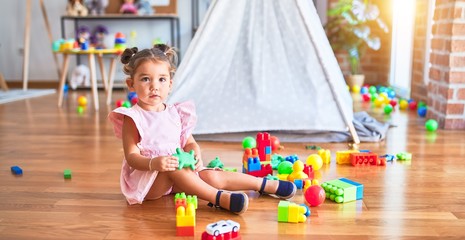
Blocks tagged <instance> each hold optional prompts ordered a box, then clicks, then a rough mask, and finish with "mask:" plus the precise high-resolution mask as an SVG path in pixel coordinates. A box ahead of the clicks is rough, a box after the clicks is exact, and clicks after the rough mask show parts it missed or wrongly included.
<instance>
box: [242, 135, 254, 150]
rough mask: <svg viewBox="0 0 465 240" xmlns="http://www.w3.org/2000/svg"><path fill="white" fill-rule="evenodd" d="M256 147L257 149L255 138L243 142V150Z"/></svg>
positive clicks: (245, 139)
mask: <svg viewBox="0 0 465 240" xmlns="http://www.w3.org/2000/svg"><path fill="white" fill-rule="evenodd" d="M256 147H257V141H255V138H253V137H250V136H248V137H245V138H244V139H243V140H242V148H244V149H246V148H256Z"/></svg>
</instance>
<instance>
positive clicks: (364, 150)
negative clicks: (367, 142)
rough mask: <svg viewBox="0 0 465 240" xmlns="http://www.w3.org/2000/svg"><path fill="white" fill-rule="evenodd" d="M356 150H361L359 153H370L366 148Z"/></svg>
mask: <svg viewBox="0 0 465 240" xmlns="http://www.w3.org/2000/svg"><path fill="white" fill-rule="evenodd" d="M358 151H359V152H361V153H371V151H370V150H368V149H360V150H358Z"/></svg>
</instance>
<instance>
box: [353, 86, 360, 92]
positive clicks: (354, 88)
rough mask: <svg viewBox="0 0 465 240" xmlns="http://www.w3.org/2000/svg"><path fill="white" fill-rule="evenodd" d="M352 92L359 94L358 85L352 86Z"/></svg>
mask: <svg viewBox="0 0 465 240" xmlns="http://www.w3.org/2000/svg"><path fill="white" fill-rule="evenodd" d="M352 92H354V93H359V92H360V86H359V85H353V86H352Z"/></svg>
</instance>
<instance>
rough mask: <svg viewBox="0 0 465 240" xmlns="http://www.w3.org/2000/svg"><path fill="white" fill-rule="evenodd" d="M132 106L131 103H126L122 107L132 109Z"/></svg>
mask: <svg viewBox="0 0 465 240" xmlns="http://www.w3.org/2000/svg"><path fill="white" fill-rule="evenodd" d="M131 106H132V105H131V102H129V101H124V102H123V105H122V107H125V108H130V107H131Z"/></svg>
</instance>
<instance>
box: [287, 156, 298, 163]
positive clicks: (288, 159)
mask: <svg viewBox="0 0 465 240" xmlns="http://www.w3.org/2000/svg"><path fill="white" fill-rule="evenodd" d="M284 160H286V161H288V162H291V163H292V164H294V163H295V161H297V160H299V156H297V155H295V154H294V155H289V156H287V157H286V158H285V159H284Z"/></svg>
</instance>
